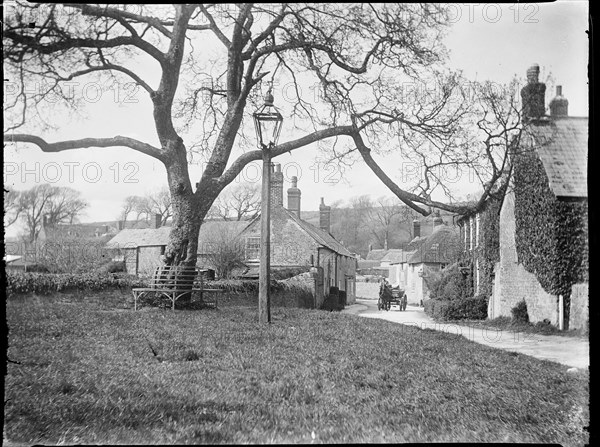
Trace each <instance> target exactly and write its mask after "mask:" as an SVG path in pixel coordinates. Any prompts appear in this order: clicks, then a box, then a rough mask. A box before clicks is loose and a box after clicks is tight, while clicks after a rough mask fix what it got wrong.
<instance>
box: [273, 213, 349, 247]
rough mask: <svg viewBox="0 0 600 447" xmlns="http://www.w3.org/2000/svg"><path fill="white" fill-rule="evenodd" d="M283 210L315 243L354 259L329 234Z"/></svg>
mask: <svg viewBox="0 0 600 447" xmlns="http://www.w3.org/2000/svg"><path fill="white" fill-rule="evenodd" d="M283 209H284V211H285V212H286V214H287V215H288V216H290V217H291V218H292V220H294V221H295V222H296V223H297V224H298V225H299V226H300V228H302V229H303V230H304V231H306V232H307V233H308V235H309V236H310V237H312V238H313V239H314V240H315V241H317V242H318V243H319V244H321V245H323V246H324V247H327V248H329V249H330V250H333V251H334V252H336V253H338V254H340V255H344V256H350V257H354V255H353V254H352V253H350V252H349V251H348V249H347V248H346V247H344V246H343V245H342V244H340V243H339V242H338V241H337V240H336V239H335V238H334V237H333V236H332V235H331V234H329V233H327V232H326V231H323V230H321V229H320V228H317V227H315V226H314V225H313V224H310V223H308V222H306V221H304V220H302V219H300V218H299V217H298V216H296V214H294V213H293V212H292V211H289V210H287V209H285V208H283Z"/></svg>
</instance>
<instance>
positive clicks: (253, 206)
mask: <svg viewBox="0 0 600 447" xmlns="http://www.w3.org/2000/svg"><path fill="white" fill-rule="evenodd" d="M259 212H260V186H259V184H258V183H250V182H244V183H240V184H238V185H235V186H233V187H232V188H228V189H227V190H225V191H224V192H223V194H221V195H220V196H219V197H218V198H217V200H216V201H215V203H214V205H213V206H212V208H211V209H210V211H209V214H208V216H209V217H216V218H221V219H224V220H236V221H240V220H247V219H253V218H254V217H256V216H258V213H259Z"/></svg>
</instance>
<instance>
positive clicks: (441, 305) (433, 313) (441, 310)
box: [423, 299, 450, 318]
mask: <svg viewBox="0 0 600 447" xmlns="http://www.w3.org/2000/svg"><path fill="white" fill-rule="evenodd" d="M449 305H450V301H448V300H438V299H431V300H426V301H424V302H423V307H424V308H425V313H426V314H427V315H429V316H430V317H432V318H444V316H445V315H446V309H447V308H448V306H449Z"/></svg>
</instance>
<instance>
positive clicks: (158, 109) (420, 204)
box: [3, 1, 500, 265]
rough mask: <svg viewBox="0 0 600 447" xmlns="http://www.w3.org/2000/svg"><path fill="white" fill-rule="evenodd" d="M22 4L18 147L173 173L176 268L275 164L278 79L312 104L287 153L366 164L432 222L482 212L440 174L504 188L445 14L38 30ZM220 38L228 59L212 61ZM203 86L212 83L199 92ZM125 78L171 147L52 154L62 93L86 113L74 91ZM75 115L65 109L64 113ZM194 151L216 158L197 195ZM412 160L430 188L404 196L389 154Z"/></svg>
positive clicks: (171, 259) (47, 26)
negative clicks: (267, 163) (256, 166)
mask: <svg viewBox="0 0 600 447" xmlns="http://www.w3.org/2000/svg"><path fill="white" fill-rule="evenodd" d="M15 6H16V7H15V8H11V9H13V10H15V11H17V13H16V14H14V15H9V16H8V17H7V18H6V20H5V24H4V34H3V39H4V60H5V67H6V68H5V77H8V78H10V79H11V81H13V82H16V83H17V85H18V89H17V90H18V91H17V93H16V94H15V96H14V98H13V99H11V100H10V101H7V102H6V103H5V113H7V116H9V115H10V116H9V118H10V119H9V120H8V122H7V124H6V126H5V136H4V138H5V141H12V142H20V143H28V144H32V145H37V146H38V147H40V148H41V149H42V150H43V151H45V152H60V151H64V150H78V149H82V148H87V147H98V148H105V147H125V148H129V149H132V150H135V151H138V152H140V153H142V154H146V155H148V156H150V157H154V158H155V159H157V160H159V161H161V162H162V163H163V164H164V166H165V168H166V170H167V177H168V186H169V191H170V195H171V200H172V207H173V225H172V227H171V234H170V243H169V245H168V247H167V250H166V253H165V261H166V263H167V264H169V265H171V264H185V265H194V264H195V263H196V256H197V255H196V253H197V240H198V233H199V229H200V226H201V222H202V221H203V219H204V217H205V216H206V215H207V213H208V211H209V209H210V208H211V206H212V205H213V203H214V201H215V200H216V198H217V197H218V196H219V194H220V193H221V191H222V190H223V189H224V188H225V187H226V186H227V185H228V184H230V183H231V182H232V181H233V180H234V179H235V178H236V177H237V176H238V174H240V173H241V171H242V169H243V168H244V167H245V166H246V165H247V164H248V163H250V162H252V161H255V160H260V159H261V151H260V150H251V149H250V148H249V147H248V146H249V145H250V144H251V143H250V142H252V140H251V139H250V138H249V136H248V131H249V130H251V129H249V126H251V125H252V123H251V122H250V121H251V120H248V119H247V116H248V115H249V111H251V110H254V109H255V108H257V107H258V105H259V104H260V102H261V99H262V94H263V93H264V91H265V84H269V85H270V86H271V87H272V88H273V89H274V90H277V89H278V87H277V85H276V83H275V80H276V79H277V80H278V82H279V85H286V86H288V87H289V86H291V87H292V89H291V90H295V92H296V98H295V99H294V100H293V102H291V103H290V104H286V108H285V110H283V113H284V114H286V115H288V116H293V117H294V120H293V121H294V123H295V125H296V127H295V128H294V129H293V130H290V135H293V137H292V139H291V140H289V141H285V142H283V143H280V144H278V145H277V146H276V147H274V148H273V150H272V156H273V157H277V156H280V155H282V154H285V153H291V152H292V151H295V150H299V149H301V148H307V147H311V145H312V144H313V143H318V144H319V145H320V146H321V148H322V149H324V150H327V151H328V152H329V153H331V154H332V157H336V158H339V159H343V158H344V157H345V156H347V155H349V154H355V153H356V154H359V155H360V158H361V159H362V160H363V162H364V163H366V164H367V165H368V166H369V167H370V169H371V170H372V171H373V172H374V174H375V175H376V176H377V177H378V178H379V179H380V180H381V181H382V182H383V183H384V184H385V185H386V186H387V187H388V188H389V189H390V190H391V191H392V192H393V193H394V194H395V195H396V196H397V197H398V199H400V200H401V201H402V202H403V203H405V204H406V205H408V206H409V207H411V208H412V209H414V210H416V211H417V212H419V213H421V214H423V215H427V214H429V213H430V212H431V207H439V208H442V209H446V210H450V211H457V212H466V211H468V210H470V209H471V208H470V207H467V206H463V205H456V204H454V205H453V204H448V203H444V202H441V201H436V200H433V199H432V198H431V191H432V190H434V189H435V188H436V187H437V186H439V185H440V182H441V181H440V179H439V178H438V179H437V180H436V177H435V176H434V175H431V172H430V171H429V170H428V168H429V167H432V168H433V167H436V166H445V165H446V164H448V163H450V164H454V163H464V164H467V165H469V166H482V167H483V168H482V169H481V171H482V172H483V173H484V174H485V177H486V180H489V181H491V182H492V183H493V181H495V180H497V178H499V172H500V171H498V170H497V169H496V168H498V167H499V166H497V167H494V166H492V167H490V161H489V160H486V157H487V158H494V156H495V154H492V152H493V151H495V150H496V147H495V146H493V145H489V146H487V148H488V149H489V151H488V152H487V154H486V153H485V150H484V148H481V147H479V148H475V147H474V146H471V145H470V143H471V141H468V137H467V136H465V135H464V133H465V129H467V127H465V126H464V121H465V120H466V119H468V118H469V117H470V116H471V115H470V113H471V112H473V110H472V109H471V102H470V101H468V98H466V96H465V92H464V91H463V90H462V89H461V83H462V79H461V78H460V76H458V75H456V74H453V73H449V72H448V71H447V70H444V69H443V66H442V64H443V62H444V54H445V52H444V48H443V45H442V39H441V36H442V35H443V32H444V30H445V28H446V27H447V25H448V24H449V21H448V14H447V12H448V11H447V7H446V6H444V5H436V4H398V3H394V4H382V3H377V4H368V3H357V4H337V3H327V4H318V5H304V4H281V5H254V4H234V5H227V7H226V8H225V7H224V6H223V5H219V4H177V5H174V6H165V5H157V6H153V5H135V6H136V9H135V11H134V10H132V9H131V8H124V7H118V6H104V5H91V4H69V5H68V7H64V6H62V5H59V4H52V5H50V6H49V7H46V8H43V9H41V10H40V11H39V12H38V14H37V18H36V23H37V24H38V25H37V26H36V27H35V28H30V27H29V21H28V20H27V17H26V15H27V14H25V12H27V11H31V10H32V9H33V8H35V7H36V6H37V5H35V4H30V3H25V2H21V1H17V2H16V5H15ZM229 6H230V7H229ZM213 42H216V44H217V45H218V48H217V47H215V48H214V49H213V50H211V51H212V52H211V51H209V48H208V47H209V46H210V45H208V44H209V43H211V44H212V43H213ZM211 48H212V46H211ZM148 66H152V68H151V69H148V68H147V67H148ZM140 67H144V68H143V69H140ZM150 73H152V74H154V73H157V76H150V75H149V74H150ZM201 76H203V77H204V78H205V79H207V82H204V83H200V85H199V82H198V78H199V77H201ZM111 77H114V79H116V80H118V81H122V80H127V81H128V82H132V83H133V85H135V86H136V87H139V88H140V89H141V90H142V91H144V92H146V93H147V94H148V97H149V99H150V101H151V103H152V108H153V110H152V112H153V113H152V116H153V120H154V122H153V124H154V127H155V129H156V135H157V138H158V140H157V142H156V143H154V144H151V143H149V142H144V141H140V140H137V139H134V138H131V137H127V136H120V135H118V136H114V137H109V138H94V137H92V136H90V137H89V138H83V139H76V140H66V141H58V142H52V143H51V142H48V141H46V140H44V139H43V138H41V137H40V136H39V134H38V133H37V132H38V131H37V130H36V129H37V128H36V126H37V125H38V124H39V122H46V123H50V124H52V123H53V120H52V117H51V115H44V113H45V112H47V109H46V110H45V109H44V102H45V101H46V99H47V98H48V95H50V94H52V95H54V98H58V99H62V100H63V104H65V105H67V106H69V107H72V108H75V107H77V106H78V105H80V104H79V103H78V102H77V101H74V100H73V97H72V95H69V93H68V89H69V83H70V82H71V81H73V80H74V79H94V78H96V79H100V80H107V79H110V78H111ZM25 78H27V80H28V82H30V83H37V84H36V85H38V86H40V88H39V89H38V91H36V92H35V93H30V92H28V90H27V89H26V87H25V83H24V79H25ZM208 79H210V81H208ZM410 82H413V83H416V84H417V85H427V89H426V90H427V93H426V94H420V95H418V97H412V96H411V95H409V94H407V92H406V90H405V89H404V90H403V86H404V85H406V83H410ZM301 84H302V85H306V84H312V85H314V86H315V87H316V89H315V92H314V93H315V94H317V95H318V97H319V98H318V99H319V101H318V102H319V104H318V105H315V104H314V102H313V104H311V102H310V101H308V100H307V95H306V92H305V93H304V94H303V93H302V92H301V91H300V85H301ZM286 88H287V87H286ZM287 90H288V91H289V90H290V89H289V88H287ZM357 98H360V99H357ZM59 106H60V104H57V102H56V101H54V103H53V110H54V109H56V107H59ZM37 113H39V114H40V115H36V114H37ZM36 117H37V118H39V120H38V121H36V120H35V118H36ZM490 117H491V115H490ZM472 124H473V125H475V124H476V123H472ZM16 129H20V132H22V133H14V131H15V130H16ZM490 129H491V128H490ZM488 130H489V129H488ZM184 138H185V140H187V145H186V143H184ZM252 144H253V143H252ZM374 148H377V149H374ZM386 148H387V149H386ZM188 150H189V151H190V152H196V153H199V155H200V156H201V157H203V158H204V159H205V160H207V163H206V168H205V169H204V171H203V173H202V175H201V177H200V179H199V180H198V181H197V183H196V182H194V183H195V184H196V188H195V189H194V188H193V185H194V183H193V182H192V181H191V179H190V176H189V171H188V155H190V154H188ZM398 150H399V151H400V152H402V153H403V154H405V153H406V154H408V155H411V154H412V156H413V157H415V158H416V159H417V161H418V162H419V163H420V164H424V165H425V167H426V172H427V175H426V179H425V182H422V183H421V184H419V185H418V187H419V188H420V189H419V190H412V189H410V188H401V187H400V186H398V183H396V182H395V181H394V180H392V179H391V178H390V177H389V176H388V174H386V173H385V171H384V170H383V169H382V168H381V166H380V165H379V163H378V162H377V157H378V156H380V155H385V153H386V151H398ZM236 153H239V155H237V158H236V156H234V154H236ZM478 154H479V155H481V157H479V158H477V155H478ZM490 154H491V155H492V157H490ZM440 157H441V158H440ZM490 172H491V173H492V174H491V176H490V175H489V173H490ZM441 184H442V185H443V182H441ZM489 191H490V189H488V188H486V189H485V190H484V196H482V199H481V200H482V201H483V199H484V198H485V194H487V193H488V192H489ZM480 203H481V202H480Z"/></svg>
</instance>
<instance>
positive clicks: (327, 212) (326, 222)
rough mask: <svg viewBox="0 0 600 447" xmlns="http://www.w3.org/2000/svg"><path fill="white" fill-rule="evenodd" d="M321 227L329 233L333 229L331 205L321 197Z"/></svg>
mask: <svg viewBox="0 0 600 447" xmlns="http://www.w3.org/2000/svg"><path fill="white" fill-rule="evenodd" d="M319 227H320V228H321V230H323V231H326V232H327V233H329V232H330V230H331V207H330V206H327V205H325V199H324V198H323V197H321V204H320V205H319Z"/></svg>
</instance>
